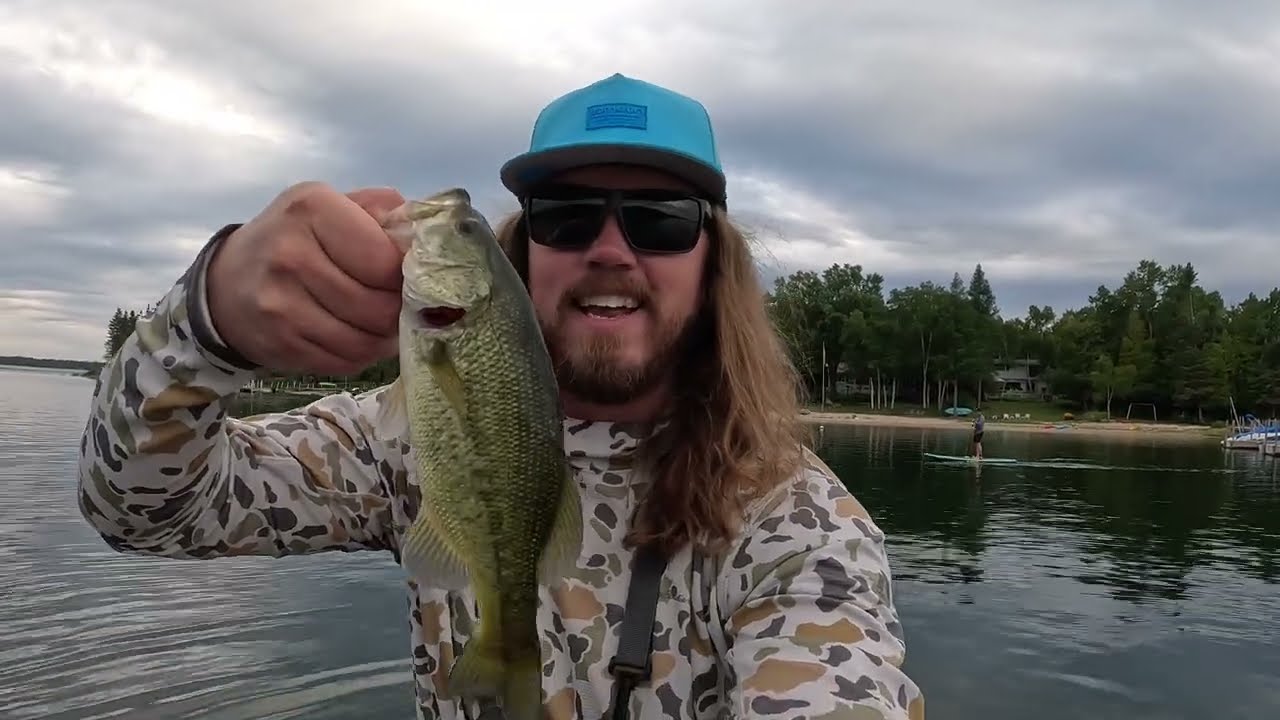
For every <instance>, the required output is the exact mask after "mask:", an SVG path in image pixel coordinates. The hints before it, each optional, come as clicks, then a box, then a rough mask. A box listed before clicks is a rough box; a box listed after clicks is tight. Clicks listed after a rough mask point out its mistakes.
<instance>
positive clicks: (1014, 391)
mask: <svg viewBox="0 0 1280 720" xmlns="http://www.w3.org/2000/svg"><path fill="white" fill-rule="evenodd" d="M1043 370H1044V368H1043V367H1042V366H1041V364H1040V361H1039V360H1037V359H1035V358H1024V359H1020V360H1004V359H1003V358H999V359H997V360H996V367H995V370H994V372H992V373H991V379H992V380H993V381H994V382H995V384H996V385H995V388H994V390H993V394H997V395H998V396H999V397H1000V399H1002V400H1046V401H1047V400H1051V399H1052V398H1053V392H1052V389H1051V388H1050V387H1049V383H1048V382H1046V381H1045V380H1044V378H1043V377H1042V375H1041V373H1042V372H1043Z"/></svg>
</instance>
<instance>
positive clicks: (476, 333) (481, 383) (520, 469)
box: [380, 189, 582, 720]
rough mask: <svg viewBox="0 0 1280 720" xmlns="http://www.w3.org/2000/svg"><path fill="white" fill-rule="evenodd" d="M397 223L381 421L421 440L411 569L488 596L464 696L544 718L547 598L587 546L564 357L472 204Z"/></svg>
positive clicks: (407, 548)
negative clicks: (569, 452) (392, 352)
mask: <svg viewBox="0 0 1280 720" xmlns="http://www.w3.org/2000/svg"><path fill="white" fill-rule="evenodd" d="M384 225H385V227H386V228H387V230H388V232H389V234H390V235H391V236H392V238H393V239H395V240H396V241H397V242H399V243H400V244H401V247H402V249H404V250H405V260H404V268H403V269H404V290H403V305H402V310H401V315H400V372H401V374H400V377H399V378H398V379H397V380H396V382H395V383H393V384H392V386H391V387H390V388H389V389H388V392H387V393H386V397H387V401H386V403H384V405H383V412H382V414H381V417H380V422H383V423H385V424H386V425H387V427H396V428H400V429H401V432H405V433H406V434H407V436H408V438H409V442H410V445H411V448H412V454H413V459H414V468H415V471H416V473H417V476H418V477H417V480H418V483H419V487H420V489H421V494H422V501H421V503H420V508H419V510H418V516H417V518H416V519H415V522H414V524H413V526H412V527H411V528H410V530H409V531H408V532H407V533H406V536H405V538H404V541H403V543H402V548H401V564H402V566H403V567H404V568H405V569H406V571H407V572H408V573H409V574H410V575H412V576H413V577H414V578H415V579H416V580H417V581H418V582H419V583H421V584H424V585H435V586H437V587H441V588H445V589H452V590H460V589H463V588H464V587H467V586H470V587H471V588H472V589H473V591H474V594H475V598H476V604H477V606H478V610H479V612H478V615H479V617H478V618H477V621H478V629H477V631H476V632H475V634H474V635H473V636H472V638H471V640H470V642H468V643H467V645H466V646H465V647H464V648H463V651H462V653H460V654H459V656H458V658H457V659H456V660H455V662H454V666H453V668H452V670H451V672H450V676H449V686H450V687H449V690H450V692H451V693H452V694H457V695H460V696H463V697H469V698H473V699H479V698H483V697H501V698H502V702H503V705H504V709H505V710H506V713H507V716H508V717H511V718H515V719H517V720H526V719H530V720H531V719H532V718H538V717H541V711H540V708H541V702H540V698H541V680H540V668H541V658H540V650H541V645H540V641H539V638H538V635H537V627H536V616H537V611H538V602H539V601H538V590H539V586H540V585H541V584H546V583H550V582H554V581H557V580H559V579H561V578H562V577H564V576H565V575H567V574H569V573H571V572H572V570H573V569H574V567H575V566H576V561H577V558H578V554H579V551H580V547H581V536H582V517H581V505H580V498H579V497H578V488H577V485H576V484H575V481H574V479H573V476H572V474H571V472H570V470H569V467H568V463H567V462H566V459H565V456H564V447H563V419H562V418H563V415H562V411H561V408H560V404H559V396H558V393H557V388H556V381H555V374H554V370H553V367H552V364H551V360H550V357H549V355H548V353H547V349H546V345H545V343H544V341H543V338H542V334H541V331H540V329H539V327H538V324H537V319H536V316H535V314H534V310H533V306H532V303H531V301H530V300H529V297H528V293H527V291H526V290H525V288H524V284H523V283H522V282H521V280H520V277H519V275H518V274H517V273H516V271H515V269H514V268H513V267H512V266H511V264H510V262H509V261H508V260H507V258H506V256H505V255H504V254H503V253H502V250H501V248H500V247H499V245H498V243H497V240H496V238H495V237H494V235H493V232H492V230H491V229H490V227H489V225H488V223H487V221H485V220H484V218H483V216H481V215H480V214H479V213H478V212H476V211H475V210H474V209H473V208H472V207H471V205H470V199H469V197H467V195H466V193H465V192H464V191H462V190H456V189H455V190H448V191H445V192H442V193H438V194H436V195H434V196H432V197H429V198H427V199H425V200H422V201H416V202H409V203H406V204H405V206H404V207H402V208H400V209H399V210H397V211H395V212H393V213H392V214H391V216H390V217H389V218H388V219H387V221H385V223H384Z"/></svg>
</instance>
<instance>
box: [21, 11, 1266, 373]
mask: <svg viewBox="0 0 1280 720" xmlns="http://www.w3.org/2000/svg"><path fill="white" fill-rule="evenodd" d="M216 5H217V6H216V7H215V4H214V3H196V2H176V1H174V2H165V3H157V2H142V1H140V0H139V1H137V2H134V1H130V0H112V1H111V2H109V3H108V2H89V1H87V0H27V1H22V0H0V98H3V99H4V110H3V112H2V113H0V258H2V259H0V354H26V355H38V356H45V357H64V358H77V359H96V358H98V357H99V356H100V355H101V352H102V342H103V338H104V330H103V329H104V326H105V323H106V320H107V318H108V317H109V316H110V314H111V312H112V311H113V310H114V308H115V307H116V306H124V307H134V308H138V309H141V308H142V307H143V306H145V305H146V304H147V303H148V302H151V301H154V300H155V299H156V298H158V297H159V296H160V295H161V294H162V293H163V292H164V291H165V290H167V289H168V287H169V286H170V284H171V283H172V282H173V281H174V280H176V278H177V277H178V275H179V274H180V273H181V272H182V270H183V269H184V268H185V267H186V265H187V264H188V263H189V262H190V260H191V257H192V255H193V253H194V252H195V251H196V249H197V248H198V247H199V246H200V244H201V243H202V242H203V241H204V239H205V238H206V237H207V236H208V234H209V233H211V232H212V231H213V230H215V229H217V228H218V227H219V226H221V225H222V224H224V223H226V222H231V221H240V220H245V219H248V218H249V217H251V216H252V215H253V214H254V213H256V212H257V211H258V210H259V209H260V208H261V207H262V206H263V205H265V204H266V203H267V202H268V201H270V200H271V198H272V197H273V196H274V195H275V194H276V193H277V192H279V191H280V190H282V189H283V188H285V187H287V186H288V185H289V184H291V183H293V182H296V181H300V180H304V179H318V180H324V181H327V182H330V183H332V184H334V185H335V186H337V187H339V188H341V189H344V190H345V189H351V188H354V187H358V186H364V185H393V186H396V187H398V188H400V189H401V191H402V192H404V193H405V194H406V195H419V194H425V193H429V192H431V191H433V190H436V189H439V188H441V187H444V186H450V185H463V186H465V187H468V188H469V189H470V190H471V191H472V193H473V195H474V196H475V197H476V198H477V200H478V202H479V204H480V205H481V207H482V209H483V210H485V211H486V212H489V213H495V214H496V213H500V212H503V211H506V210H509V209H510V208H511V207H512V202H511V200H510V199H509V198H508V197H507V196H506V195H505V192H504V190H503V189H502V186H501V184H500V183H499V181H498V176H497V172H498V167H499V165H500V164H501V163H502V162H503V161H504V160H506V159H507V158H508V157H510V156H512V155H514V154H516V153H518V152H520V151H521V150H522V149H524V146H525V144H526V143H527V142H528V133H529V128H530V124H531V123H532V121H533V118H534V117H535V116H536V114H537V112H538V110H539V108H540V107H541V106H542V105H543V104H544V103H545V102H547V101H548V100H550V99H551V98H553V97H555V96H556V95H558V94H560V93H562V92H565V91H567V90H569V89H572V88H574V87H578V86H581V85H584V84H587V83H589V82H592V81H594V80H597V79H600V78H602V77H605V76H607V75H609V74H612V73H614V72H622V73H624V74H627V75H631V76H634V77H639V78H642V79H646V80H650V81H652V82H657V83H660V84H665V85H669V86H670V87H673V88H675V89H677V90H679V91H681V92H685V93H688V94H691V95H693V96H695V97H697V98H699V99H700V100H702V101H703V102H704V103H705V104H706V105H707V106H708V108H709V109H710V111H711V113H712V117H713V120H714V122H715V124H716V126H717V132H718V135H719V141H720V146H721V153H722V157H723V160H724V162H725V164H726V166H727V170H728V172H729V176H730V180H729V197H730V207H731V210H732V211H736V212H738V213H739V214H740V217H741V218H742V219H743V220H744V221H745V222H747V223H748V225H749V227H751V228H752V229H754V230H756V231H757V232H758V235H759V238H760V240H761V243H762V247H761V263H762V270H763V271H764V272H765V273H766V275H767V276H769V277H772V276H776V275H777V274H778V273H785V272H790V271H793V270H795V269H799V268H820V267H823V266H825V265H828V264H830V263H831V262H835V261H846V262H855V263H861V264H863V265H864V267H866V268H868V269H870V270H874V271H877V272H880V273H882V274H884V275H885V276H886V278H887V280H888V282H889V283H890V285H894V286H896V285H902V284H907V283H914V282H918V281H920V280H922V279H935V280H938V281H942V282H945V281H947V280H949V279H950V277H951V274H952V273H953V272H956V271H959V272H961V273H962V274H964V275H965V276H967V275H968V274H969V273H970V272H971V271H972V269H973V266H974V264H975V263H979V262H980V263H982V265H983V267H984V269H985V270H986V271H987V274H988V276H989V277H990V279H991V281H992V284H993V286H994V287H995V290H996V293H997V296H998V299H999V301H1000V305H1001V310H1002V311H1003V312H1004V313H1005V314H1006V315H1008V316H1013V315H1018V314H1021V313H1022V312H1024V311H1025V309H1026V306H1027V305H1028V304H1029V303H1038V304H1046V303H1047V304H1051V305H1053V306H1055V307H1057V308H1059V309H1061V308H1064V307H1070V306H1075V305H1079V304H1081V303H1083V302H1085V300H1086V298H1087V296H1088V294H1089V293H1090V292H1091V291H1092V290H1093V289H1094V288H1096V287H1097V285H1098V284H1099V283H1106V284H1114V283H1117V282H1119V280H1120V279H1121V278H1122V276H1123V274H1124V273H1125V272H1126V271H1127V270H1128V269H1130V268H1131V267H1132V266H1133V265H1134V264H1136V262H1137V261H1138V260H1140V259H1142V258H1154V259H1156V260H1158V261H1160V262H1162V263H1173V262H1186V261H1190V262H1192V263H1194V264H1195V265H1196V267H1197V268H1198V269H1199V270H1200V273H1201V278H1202V280H1203V281H1204V282H1205V283H1206V284H1208V285H1210V286H1212V287H1215V288H1218V289H1221V290H1222V291H1223V292H1224V293H1225V294H1226V295H1227V297H1228V299H1229V300H1235V299H1238V298H1239V297H1240V296H1242V295H1243V294H1244V293H1247V292H1249V291H1267V290H1269V289H1270V288H1271V287H1273V286H1274V285H1276V284H1277V282H1278V279H1280V278H1278V276H1280V272H1278V271H1280V253H1277V252H1276V251H1275V250H1274V248H1275V247H1276V244H1275V240H1274V238H1273V236H1274V234H1275V229H1276V227H1277V224H1278V223H1277V221H1278V220H1280V202H1277V201H1276V198H1277V197H1280V3H1276V2H1274V0H1266V1H1263V0H1237V1H1233V2H1222V3H1206V2H1204V1H1203V0H1162V1H1161V2H1152V1H1151V0H1142V1H1139V0H1120V1H1117V0H1106V1H1104V0H1081V1H1079V2H1073V3H1062V2H1051V1H1050V0H1021V2H1013V1H1012V0H982V1H981V2H979V1H978V0H945V1H943V0H919V1H918V2H914V3H901V2H897V1H896V0H863V1H862V2H858V3H849V2H843V1H841V0H831V1H826V0H822V1H819V0H805V2H803V3H801V2H795V1H794V0H791V1H789V2H782V1H777V2H774V1H772V0H752V1H751V2H748V3H744V2H740V1H734V2H731V1H730V0H703V1H702V2H700V3H697V4H696V5H695V4H692V3H677V2H668V1H666V0H650V1H649V2H628V1H625V0H615V1H614V2H612V3H571V2H557V1H553V0H542V1H541V2H537V3H525V2H485V1H482V0H476V2H474V3H473V4H472V5H471V7H470V8H468V9H462V8H463V5H464V3H458V2H452V3H433V2H424V1H423V0H370V1H369V2H366V3H365V4H364V5H363V6H362V7H361V8H360V10H359V11H355V10H353V9H352V8H353V7H354V6H353V5H352V4H351V3H347V2H342V3H339V2H306V3H304V2H302V0H288V1H286V0H263V1H262V2H259V3H254V4H252V5H250V4H249V3H225V4H216ZM250 7H252V8H254V9H253V10H250V9H249V8H250ZM233 8H234V9H233ZM691 8H692V9H691ZM1268 246H1269V247H1270V248H1272V249H1270V250H1265V249H1264V248H1266V247H1268Z"/></svg>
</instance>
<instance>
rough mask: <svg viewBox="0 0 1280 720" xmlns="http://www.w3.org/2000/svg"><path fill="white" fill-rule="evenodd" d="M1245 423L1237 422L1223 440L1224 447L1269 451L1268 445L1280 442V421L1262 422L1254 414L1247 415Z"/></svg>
mask: <svg viewBox="0 0 1280 720" xmlns="http://www.w3.org/2000/svg"><path fill="white" fill-rule="evenodd" d="M1244 420H1245V422H1244V423H1239V424H1237V425H1236V426H1235V427H1234V428H1232V430H1231V432H1230V434H1228V435H1227V437H1225V438H1223V440H1222V447H1224V448H1226V449H1227V450H1257V451H1259V452H1262V453H1267V454H1273V453H1268V451H1267V447H1268V446H1269V445H1274V444H1276V443H1280V422H1276V421H1275V420H1272V421H1270V422H1265V423H1264V422H1261V421H1259V420H1258V419H1257V418H1256V417H1254V416H1253V415H1247V416H1245V418H1244Z"/></svg>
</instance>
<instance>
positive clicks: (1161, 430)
mask: <svg viewBox="0 0 1280 720" xmlns="http://www.w3.org/2000/svg"><path fill="white" fill-rule="evenodd" d="M802 419H803V420H805V421H806V422H811V423H819V424H827V425H876V426H879V427H909V428H937V429H940V430H960V431H966V432H967V431H968V430H969V428H970V427H971V425H972V420H970V419H967V418H966V419H963V420H953V419H950V418H940V417H921V416H915V415H889V414H877V413H835V412H814V411H809V412H806V413H804V414H803V416H802ZM986 432H987V433H988V434H991V433H994V432H1025V433H1046V434H1047V433H1057V434H1062V433H1071V434H1073V435H1090V436H1096V437H1110V438H1115V439H1139V438H1142V439H1152V440H1170V441H1174V442H1196V443H1200V442H1215V443H1216V442H1218V441H1220V440H1222V438H1223V437H1225V435H1226V431H1225V430H1224V429H1221V428H1209V427H1205V426H1202V425H1178V424H1174V423H1160V424H1157V423H1143V422H1132V421H1126V420H1113V421H1111V422H1073V421H1058V422H1045V421H1032V420H1023V421H1012V422H1011V421H1007V420H1003V421H1002V420H990V419H988V420H987V422H986Z"/></svg>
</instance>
